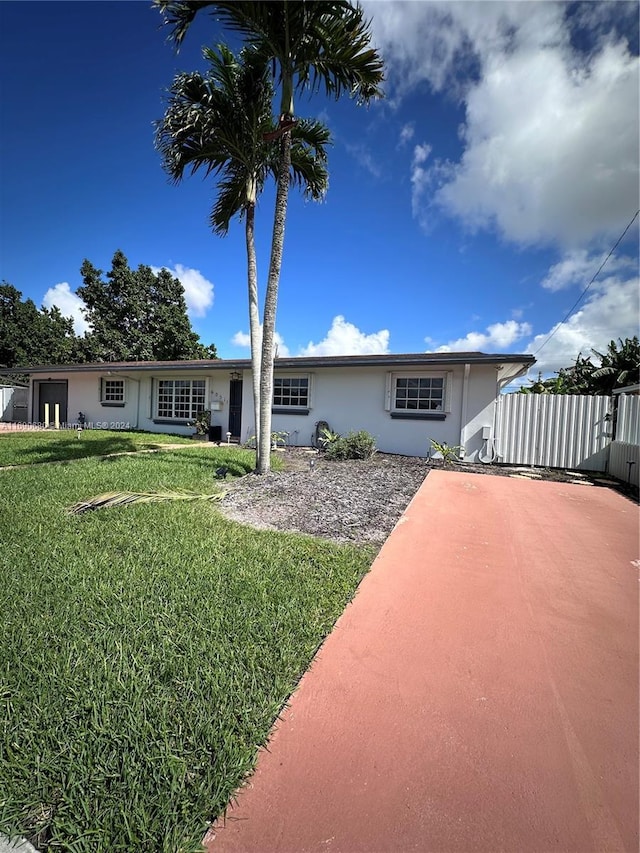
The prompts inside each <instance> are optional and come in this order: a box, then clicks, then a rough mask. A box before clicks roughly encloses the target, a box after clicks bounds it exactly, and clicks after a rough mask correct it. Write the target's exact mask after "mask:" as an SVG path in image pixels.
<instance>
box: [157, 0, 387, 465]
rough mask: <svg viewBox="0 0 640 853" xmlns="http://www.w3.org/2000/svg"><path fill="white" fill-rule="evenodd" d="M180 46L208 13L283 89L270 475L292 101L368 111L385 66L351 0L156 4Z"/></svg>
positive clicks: (270, 307)
mask: <svg viewBox="0 0 640 853" xmlns="http://www.w3.org/2000/svg"><path fill="white" fill-rule="evenodd" d="M155 5H156V6H157V7H158V8H159V9H160V10H161V12H162V13H163V15H164V19H165V23H167V24H168V25H169V26H170V27H171V34H172V37H173V40H174V42H175V44H176V45H180V43H181V42H182V40H183V39H184V37H185V35H186V33H187V31H188V29H189V26H190V25H191V23H192V21H193V19H194V18H195V16H196V15H197V13H198V12H199V11H201V10H208V11H209V12H211V13H212V14H213V15H214V16H216V17H217V18H218V19H219V20H220V21H222V23H224V24H226V25H227V26H228V27H229V29H231V30H233V31H235V32H237V33H239V34H240V35H242V36H243V37H244V39H245V42H246V44H247V45H248V46H249V47H252V48H254V49H255V50H256V51H258V53H259V54H260V55H261V56H262V57H263V59H264V61H265V62H266V63H270V65H271V68H272V72H273V75H274V79H275V81H276V82H277V84H278V85H279V86H280V110H279V115H280V119H279V126H278V129H277V130H276V131H275V132H273V134H270V137H271V138H272V139H277V140H278V143H279V149H280V150H279V161H278V171H277V191H276V203H275V214H274V225H273V236H272V242H271V258H270V263H269V275H268V279H267V290H266V296H265V305H264V314H263V331H262V356H261V359H262V360H261V367H260V429H259V446H258V472H259V473H265V472H266V471H268V470H269V467H270V437H271V400H272V396H273V359H274V332H275V320H276V309H277V302H278V285H279V281H280V269H281V266H282V253H283V247H284V231H285V221H286V213H287V200H288V192H289V179H290V172H291V145H292V129H293V127H294V126H295V124H296V120H295V107H294V95H295V93H296V92H299V91H302V90H306V91H307V92H317V91H319V90H320V89H321V88H323V89H324V91H325V92H326V94H327V95H331V96H333V97H335V98H339V97H341V96H342V95H343V94H345V93H348V94H350V95H352V96H354V97H356V98H358V100H359V101H361V102H364V103H368V102H369V101H370V100H371V99H372V98H375V97H379V96H381V94H382V93H381V89H380V85H381V83H382V79H383V64H382V60H381V58H380V57H379V55H378V53H377V51H376V50H374V49H373V48H372V47H371V46H370V42H371V31H370V25H369V22H367V21H366V20H365V18H364V13H363V11H362V9H361V8H360V6H357V5H356V6H354V5H352V4H351V3H349V2H346V0H326V1H325V0H317V2H316V1H315V0H306V2H305V0H300V2H287V0H277V2H276V0H274V2H243V0H235V2H234V0H229V1H228V2H209V0H155Z"/></svg>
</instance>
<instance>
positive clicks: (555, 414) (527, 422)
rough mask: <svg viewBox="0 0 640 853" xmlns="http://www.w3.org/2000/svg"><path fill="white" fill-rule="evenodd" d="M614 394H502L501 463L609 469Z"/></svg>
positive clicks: (498, 424)
mask: <svg viewBox="0 0 640 853" xmlns="http://www.w3.org/2000/svg"><path fill="white" fill-rule="evenodd" d="M612 408H613V403H612V399H611V397H586V396H585V397H583V396H573V395H566V396H565V395H558V394H503V395H501V396H500V398H499V400H498V406H497V413H496V432H495V436H496V438H495V445H496V454H497V461H498V462H501V463H505V464H510V465H539V466H542V467H544V468H576V469H577V468H582V469H584V470H586V471H606V468H607V460H608V445H609V444H610V442H611V438H612V436H611V422H610V421H611V412H612Z"/></svg>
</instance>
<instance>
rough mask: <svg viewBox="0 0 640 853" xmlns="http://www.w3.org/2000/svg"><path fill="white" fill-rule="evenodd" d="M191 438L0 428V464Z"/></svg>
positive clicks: (79, 455) (55, 459) (147, 447)
mask: <svg viewBox="0 0 640 853" xmlns="http://www.w3.org/2000/svg"><path fill="white" fill-rule="evenodd" d="M194 443H196V442H194V441H193V439H191V438H185V437H184V436H179V435H164V434H162V433H153V434H152V433H149V432H124V431H110V430H102V429H95V430H92V429H87V430H83V431H82V433H81V434H80V438H78V433H77V430H74V429H62V430H47V431H46V432H45V431H35V432H13V433H12V432H8V431H7V432H0V468H1V467H3V466H5V465H31V464H33V463H34V462H64V461H67V460H69V459H83V458H85V457H87V456H104V455H106V454H108V453H125V452H127V451H134V450H155V449H157V448H161V447H162V445H164V444H194Z"/></svg>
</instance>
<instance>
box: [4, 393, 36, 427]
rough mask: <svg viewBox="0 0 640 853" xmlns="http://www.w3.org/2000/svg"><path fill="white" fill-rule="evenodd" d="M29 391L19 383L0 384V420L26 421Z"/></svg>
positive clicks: (9, 421)
mask: <svg viewBox="0 0 640 853" xmlns="http://www.w3.org/2000/svg"><path fill="white" fill-rule="evenodd" d="M28 393H29V389H28V388H23V387H21V386H18V385H0V421H5V422H8V423H11V422H16V421H26V420H27V399H28Z"/></svg>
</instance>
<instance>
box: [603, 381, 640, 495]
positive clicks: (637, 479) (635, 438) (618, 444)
mask: <svg viewBox="0 0 640 853" xmlns="http://www.w3.org/2000/svg"><path fill="white" fill-rule="evenodd" d="M639 445H640V397H637V396H626V395H623V394H621V395H620V397H619V398H618V418H617V422H616V437H615V441H612V442H611V448H610V450H609V473H610V474H612V475H613V476H614V477H617V478H618V479H619V480H624V481H625V482H627V483H631V484H633V485H634V486H638V485H640V471H639V469H640V446H639Z"/></svg>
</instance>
